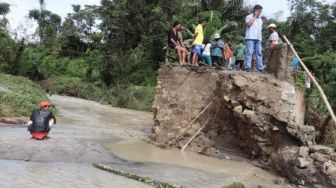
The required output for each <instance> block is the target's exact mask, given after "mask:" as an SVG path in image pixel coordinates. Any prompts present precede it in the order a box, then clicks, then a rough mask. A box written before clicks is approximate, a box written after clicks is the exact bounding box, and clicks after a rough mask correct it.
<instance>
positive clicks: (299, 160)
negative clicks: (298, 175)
mask: <svg viewBox="0 0 336 188" xmlns="http://www.w3.org/2000/svg"><path fill="white" fill-rule="evenodd" d="M297 163H298V167H299V168H306V167H307V166H308V165H309V164H310V163H309V161H307V160H306V159H305V158H302V157H299V158H297Z"/></svg>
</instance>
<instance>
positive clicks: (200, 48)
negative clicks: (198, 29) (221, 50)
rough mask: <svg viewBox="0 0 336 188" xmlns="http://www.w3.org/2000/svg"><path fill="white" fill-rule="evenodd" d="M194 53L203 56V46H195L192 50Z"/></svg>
mask: <svg viewBox="0 0 336 188" xmlns="http://www.w3.org/2000/svg"><path fill="white" fill-rule="evenodd" d="M192 51H193V53H195V54H197V55H198V56H200V55H201V54H202V46H201V45H197V44H196V45H194V46H193V49H192Z"/></svg>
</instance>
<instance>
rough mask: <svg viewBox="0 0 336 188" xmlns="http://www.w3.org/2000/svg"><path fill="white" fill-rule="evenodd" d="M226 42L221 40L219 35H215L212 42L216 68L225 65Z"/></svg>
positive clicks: (213, 60) (212, 57) (212, 54)
mask: <svg viewBox="0 0 336 188" xmlns="http://www.w3.org/2000/svg"><path fill="white" fill-rule="evenodd" d="M224 46H225V45H224V41H222V40H221V36H220V34H219V33H215V36H214V40H213V41H211V59H212V63H213V64H214V65H215V66H222V65H223V61H224V58H223V56H224V55H223V51H224Z"/></svg>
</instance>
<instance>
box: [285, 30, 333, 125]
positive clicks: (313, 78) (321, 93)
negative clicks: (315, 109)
mask: <svg viewBox="0 0 336 188" xmlns="http://www.w3.org/2000/svg"><path fill="white" fill-rule="evenodd" d="M283 38H284V39H285V41H286V43H287V44H288V45H289V47H290V48H291V50H292V51H293V53H294V55H295V56H296V57H297V58H298V60H299V63H300V65H301V66H302V67H303V69H304V70H305V71H306V73H307V74H308V76H309V77H310V79H312V80H313V83H314V84H315V86H316V87H317V89H318V91H319V92H320V95H321V97H322V99H323V101H324V103H325V105H326V106H327V109H328V112H329V113H330V115H331V118H332V119H333V120H334V123H335V126H336V117H335V114H334V111H333V110H332V108H331V106H330V103H329V101H328V99H327V97H326V95H325V94H324V92H323V89H322V88H321V86H320V85H319V83H318V82H317V81H316V79H315V77H314V76H313V75H312V74H311V73H310V71H309V70H308V68H307V67H306V65H305V64H304V63H303V61H302V60H301V58H300V57H299V55H298V53H297V52H296V50H295V49H294V47H293V45H292V44H291V43H290V42H289V40H288V39H287V37H286V36H283Z"/></svg>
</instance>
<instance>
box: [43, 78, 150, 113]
mask: <svg viewBox="0 0 336 188" xmlns="http://www.w3.org/2000/svg"><path fill="white" fill-rule="evenodd" d="M40 85H41V86H42V88H43V89H45V90H46V92H48V93H50V94H58V95H67V96H72V97H78V98H82V99H87V100H93V101H97V102H99V103H103V104H110V105H112V106H114V107H121V108H128V109H134V110H141V111H151V110H152V103H153V101H154V96H155V87H150V86H125V85H119V86H115V87H110V88H104V87H99V86H97V85H95V84H94V83H90V82H86V81H83V80H82V79H81V78H78V77H68V76H58V77H54V78H51V79H48V80H44V81H42V82H40Z"/></svg>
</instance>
